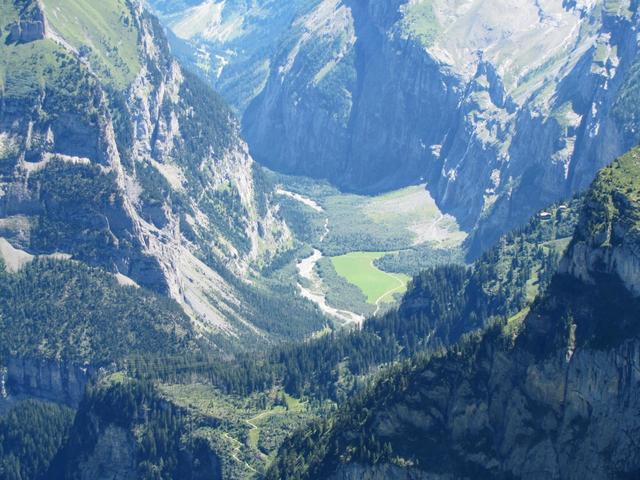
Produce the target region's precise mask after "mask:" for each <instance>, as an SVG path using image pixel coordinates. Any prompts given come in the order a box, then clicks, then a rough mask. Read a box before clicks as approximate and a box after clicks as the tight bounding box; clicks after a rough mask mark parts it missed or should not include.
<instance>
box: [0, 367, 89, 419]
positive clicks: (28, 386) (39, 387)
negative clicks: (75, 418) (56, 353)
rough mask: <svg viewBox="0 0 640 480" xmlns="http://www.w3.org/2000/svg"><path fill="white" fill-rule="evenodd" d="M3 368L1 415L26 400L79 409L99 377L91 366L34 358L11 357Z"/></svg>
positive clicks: (0, 382) (1, 375) (0, 376)
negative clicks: (91, 385)
mask: <svg viewBox="0 0 640 480" xmlns="http://www.w3.org/2000/svg"><path fill="white" fill-rule="evenodd" d="M0 364H1V365H2V367H1V368H0V412H2V411H4V410H6V409H7V408H9V407H10V406H11V405H13V404H15V403H16V402H18V401H20V400H22V399H25V398H35V399H38V400H46V401H50V402H54V403H60V404H64V405H67V406H70V407H73V408H77V407H78V405H79V404H80V401H81V400H82V397H83V396H84V393H85V387H86V386H87V383H88V382H89V381H90V380H91V379H92V378H95V376H96V373H97V372H96V370H95V369H94V368H92V367H90V366H79V365H74V364H72V363H68V362H56V361H53V360H43V359H34V358H14V357H8V358H7V359H4V360H2V361H1V362H0Z"/></svg>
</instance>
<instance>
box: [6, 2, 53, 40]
mask: <svg viewBox="0 0 640 480" xmlns="http://www.w3.org/2000/svg"><path fill="white" fill-rule="evenodd" d="M16 4H17V5H19V6H21V11H20V20H18V21H17V22H15V23H12V24H11V25H9V27H8V29H9V35H8V36H7V39H6V43H29V42H35V41H36V40H42V39H43V38H45V36H46V21H45V18H44V13H43V12H42V6H41V5H40V2H39V1H36V0H33V1H32V0H29V1H27V2H21V1H16Z"/></svg>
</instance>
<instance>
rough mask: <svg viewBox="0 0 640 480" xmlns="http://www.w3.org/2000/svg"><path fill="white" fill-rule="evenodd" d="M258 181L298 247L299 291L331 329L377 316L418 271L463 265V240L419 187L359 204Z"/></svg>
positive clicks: (310, 187)
mask: <svg viewBox="0 0 640 480" xmlns="http://www.w3.org/2000/svg"><path fill="white" fill-rule="evenodd" d="M265 175H266V177H267V178H268V180H269V181H270V182H272V183H273V185H274V186H275V187H276V192H277V196H278V200H279V203H280V206H281V212H282V213H283V215H284V217H285V219H286V220H287V223H288V225H289V226H290V228H291V229H292V231H293V232H294V234H295V236H296V239H297V241H298V247H299V250H298V252H299V255H297V256H296V260H295V261H296V263H297V267H298V268H297V270H298V276H299V278H298V281H299V288H300V289H301V291H302V293H303V295H304V296H305V297H307V298H309V299H311V300H313V301H314V302H315V303H316V304H317V305H318V306H319V308H320V309H321V310H323V311H324V313H326V314H327V315H329V316H331V317H333V318H334V319H336V320H337V321H338V323H341V324H347V323H353V322H356V323H357V322H360V321H362V320H363V319H364V317H366V316H368V315H374V314H377V313H381V312H384V311H386V310H388V309H389V308H391V307H393V305H394V304H396V302H397V301H398V300H399V299H400V298H401V296H402V295H403V294H404V292H405V291H406V288H407V285H408V283H409V281H410V278H411V277H412V276H414V275H416V274H417V273H418V272H419V271H421V270H423V269H425V268H427V267H429V266H433V265H436V264H441V263H447V262H448V263H450V262H461V261H462V254H461V245H462V242H463V241H464V239H465V238H466V234H465V232H463V231H461V230H460V228H459V226H458V225H457V223H456V221H455V219H454V218H453V217H451V216H449V215H444V214H443V213H442V212H440V210H439V209H438V207H437V205H436V203H435V201H434V200H433V198H432V197H431V195H430V194H429V192H428V190H427V188H426V185H415V186H411V187H407V188H404V189H401V190H397V191H393V192H388V193H384V194H381V195H377V196H364V195H354V194H348V193H342V192H340V191H338V190H337V189H335V188H334V187H332V186H330V185H329V184H327V183H326V182H323V181H319V180H313V179H309V178H303V177H291V176H285V175H281V174H277V173H274V172H271V171H268V170H265Z"/></svg>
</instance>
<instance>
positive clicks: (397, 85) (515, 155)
mask: <svg viewBox="0 0 640 480" xmlns="http://www.w3.org/2000/svg"><path fill="white" fill-rule="evenodd" d="M157 3H159V4H160V3H162V2H157ZM305 7H306V9H300V10H299V13H298V14H297V16H296V18H295V19H294V20H293V21H292V23H291V26H290V27H289V29H288V30H287V31H286V32H285V33H281V34H280V35H279V36H278V34H277V33H274V35H272V36H271V40H270V42H271V43H276V44H278V47H277V49H275V53H274V54H273V55H272V56H271V57H270V58H269V64H270V67H269V75H268V78H267V80H266V82H265V83H264V86H261V87H260V88H259V89H257V90H253V92H254V93H253V97H251V98H253V100H252V101H251V102H250V103H248V105H247V107H246V109H245V110H244V115H243V130H244V132H245V136H246V137H247V140H248V142H249V144H250V146H251V151H252V154H253V155H254V156H255V157H256V158H257V159H258V160H259V161H261V162H263V163H264V164H266V165H267V166H270V167H272V168H275V169H278V170H281V171H284V172H288V173H298V174H305V175H311V176H315V177H322V178H329V179H330V180H332V181H333V182H334V183H336V184H337V185H339V186H340V187H342V188H344V189H346V190H355V191H360V192H372V191H379V190H385V189H390V188H394V187H397V186H400V185H406V184H408V183H417V182H421V181H427V182H428V188H429V190H430V191H431V193H432V194H433V195H434V198H435V199H436V200H437V202H438V204H439V206H440V207H441V208H443V209H444V210H445V211H447V212H449V213H453V214H454V215H455V216H456V217H457V219H458V220H459V221H460V223H461V225H462V226H463V227H464V228H465V229H468V230H474V235H473V236H472V237H471V239H470V242H469V246H470V250H471V252H472V254H474V255H475V254H477V253H479V252H481V251H484V250H485V249H486V248H487V247H488V246H490V245H491V244H492V243H493V242H494V241H495V240H496V239H497V238H498V236H499V234H501V233H503V232H505V231H508V230H510V229H512V228H513V227H514V226H516V225H518V224H520V223H521V222H523V221H524V220H525V219H527V218H529V217H530V216H531V215H532V214H533V213H534V212H535V211H537V210H539V209H540V208H542V207H543V206H545V205H547V204H549V203H552V202H555V201H557V200H559V199H560V198H565V197H567V196H570V195H571V194H572V193H574V192H576V191H578V190H580V189H583V188H586V187H587V186H588V185H589V183H590V182H591V180H592V179H593V177H594V175H595V173H596V172H597V171H598V170H599V169H600V168H602V167H603V166H604V165H606V164H608V163H609V162H611V161H612V160H613V159H614V158H615V157H616V156H618V155H620V154H622V153H624V152H625V151H627V150H628V149H629V148H631V147H632V146H634V145H635V144H636V142H637V141H638V139H639V137H638V129H637V107H636V105H637V102H636V101H635V100H634V98H635V96H634V95H635V93H633V92H635V89H634V87H633V84H634V83H635V82H636V80H635V79H636V77H637V62H636V58H637V49H638V45H637V38H636V30H637V25H638V12H637V4H636V3H635V2H631V1H629V0H624V1H600V0H597V1H577V2H563V1H561V0H545V1H542V2H539V1H535V2H534V1H526V2H524V3H523V2H516V1H514V0H492V1H490V2H486V1H479V0H419V1H411V2H407V1H403V0H397V1H396V0H394V1H391V2H389V1H384V2H383V1H379V0H344V1H339V0H324V1H319V2H315V3H314V2H308V4H307V5H305ZM194 8H195V7H194ZM220 8H221V9H222V10H221V12H222V13H221V15H222V18H223V19H224V12H225V7H224V6H220ZM273 8H275V9H276V10H277V7H273ZM294 10H295V9H294ZM173 15H174V16H173V17H171V18H172V19H174V20H168V21H167V23H168V25H169V27H170V28H172V29H173V30H174V31H176V29H177V27H176V23H175V22H177V20H175V18H176V16H178V17H179V18H181V19H183V20H184V21H185V22H186V21H187V17H188V15H186V14H183V12H174V13H173ZM230 18H237V19H239V20H238V21H239V22H241V23H242V25H243V29H245V30H248V29H251V28H256V29H257V28H258V24H257V23H255V21H252V19H251V16H250V15H244V16H243V15H242V14H241V13H240V14H238V15H236V16H233V15H230ZM188 24H189V26H190V27H191V29H192V30H193V32H196V31H200V30H199V27H198V24H197V22H193V21H192V22H188ZM223 24H224V22H223ZM181 25H182V24H181ZM185 25H186V23H185V24H184V25H182V27H181V28H185ZM260 28H262V26H260ZM178 29H179V28H178ZM231 31H234V32H236V31H241V30H231ZM193 32H192V33H193ZM278 32H280V30H278ZM194 35H195V33H194ZM203 36H205V35H204V34H203ZM204 43H206V42H204ZM231 44H232V42H231V41H229V42H227V41H225V40H224V39H223V38H220V39H218V40H217V43H216V45H217V46H218V47H217V50H216V51H217V52H222V51H223V47H224V46H229V45H231ZM199 45H200V44H199ZM184 51H190V49H189V48H187V49H186V50H183V52H184ZM183 55H186V54H184V53H183ZM226 61H227V63H228V65H226V66H225V67H224V68H225V69H229V68H231V69H234V70H238V69H242V71H244V72H245V73H246V72H248V71H252V69H254V68H256V65H257V60H256V63H252V62H251V61H249V62H248V63H247V62H246V59H244V60H243V61H238V63H235V58H234V57H233V56H229V57H228V58H227V60H226ZM262 62H263V63H264V60H262ZM205 65H211V62H207V61H206V60H204V59H203V60H202V62H200V63H197V66H200V67H202V68H205V67H204V66H205ZM239 78H241V77H236V80H235V82H236V84H238V83H239V80H238V79H239ZM228 81H229V82H230V83H231V84H233V82H234V80H233V78H232V79H229V80H228ZM227 95H228V96H229V98H230V99H231V100H232V101H233V100H234V99H235V98H236V97H235V91H234V90H233V88H229V90H228V93H227ZM254 97H255V98H254ZM246 103H247V102H246V100H244V99H243V100H242V101H241V102H238V103H237V104H238V105H239V108H240V109H241V110H242V109H243V106H244V105H245V104H246ZM274 139H277V141H274Z"/></svg>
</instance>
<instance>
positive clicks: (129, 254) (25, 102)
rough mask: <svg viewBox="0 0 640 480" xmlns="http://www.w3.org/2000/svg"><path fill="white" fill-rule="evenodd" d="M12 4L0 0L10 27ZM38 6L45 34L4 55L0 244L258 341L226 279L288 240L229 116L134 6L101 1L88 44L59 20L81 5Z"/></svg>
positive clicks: (86, 23) (209, 327) (86, 25)
mask: <svg viewBox="0 0 640 480" xmlns="http://www.w3.org/2000/svg"><path fill="white" fill-rule="evenodd" d="M22 3H25V2H19V3H16V4H15V5H14V4H13V2H10V1H8V0H7V1H6V2H4V4H3V9H4V10H6V11H7V15H6V17H7V18H6V21H7V22H11V20H12V18H16V17H19V15H20V11H19V9H18V7H20V5H22ZM26 3H28V4H30V5H32V6H33V5H36V2H26ZM37 6H38V8H39V9H40V6H42V7H41V8H42V10H41V12H44V16H45V17H46V20H45V23H46V24H47V29H46V36H47V38H46V39H44V40H42V41H39V42H31V43H29V44H27V45H6V46H4V47H3V48H4V49H5V50H6V52H5V53H6V55H5V57H4V65H3V69H4V70H5V71H6V72H7V78H6V79H5V84H4V90H3V95H2V102H1V104H0V170H1V174H2V178H1V180H0V225H1V227H0V228H1V229H2V232H3V235H4V236H5V237H7V238H8V239H9V240H10V241H11V242H12V243H13V244H14V246H17V247H19V248H22V249H25V250H27V251H29V252H31V253H41V254H47V253H52V252H64V253H67V254H69V255H71V257H72V258H74V259H77V260H81V261H84V262H87V263H89V264H92V265H99V266H102V267H104V268H106V269H108V270H110V271H112V272H114V273H120V274H123V275H125V276H127V277H130V278H132V279H133V280H134V281H135V282H137V283H138V284H139V285H142V286H146V287H148V288H151V289H153V290H155V291H158V292H161V293H167V294H168V295H170V296H171V297H172V298H174V299H176V300H177V301H178V302H179V303H180V304H181V305H183V307H184V308H185V310H186V311H187V312H188V313H189V314H190V315H191V316H192V318H193V319H194V320H195V321H196V323H197V325H199V326H200V327H201V328H202V329H203V331H205V332H211V331H218V332H219V331H224V332H228V333H233V334H235V335H237V334H239V333H241V332H242V333H249V334H251V335H256V334H261V332H259V331H258V330H257V329H256V328H255V327H253V326H252V325H250V324H249V323H248V322H247V321H246V320H245V318H246V316H247V315H246V312H245V311H243V308H244V307H242V306H241V305H239V302H238V300H237V298H236V297H237V296H238V295H237V294H236V292H235V291H234V287H232V286H231V285H230V284H229V282H228V281H227V280H225V278H224V275H235V276H238V277H243V276H245V275H246V274H247V273H248V272H249V271H250V270H251V269H252V268H253V266H254V265H256V264H258V263H260V262H265V261H268V260H269V258H271V256H272V255H274V254H275V253H276V252H277V251H278V250H279V249H280V248H281V247H282V246H283V245H285V244H286V243H287V242H288V239H289V232H288V230H287V228H286V226H285V225H284V224H283V222H281V221H280V220H279V219H278V218H277V214H276V209H275V207H274V206H273V205H272V204H271V203H270V202H269V198H268V197H269V193H268V192H264V191H261V190H260V188H258V187H257V186H256V182H255V181H254V171H253V162H252V160H251V157H250V156H249V154H248V151H247V148H246V146H245V145H244V144H243V142H242V141H241V140H240V139H239V137H238V129H239V127H238V125H237V122H235V120H234V119H233V117H232V115H231V113H230V111H229V110H228V109H227V108H226V107H225V106H224V104H223V103H222V102H221V101H220V100H219V99H218V98H217V97H216V96H215V95H213V94H212V93H211V92H210V91H208V89H207V88H206V87H205V86H204V85H203V84H202V83H201V82H200V81H199V80H198V79H196V78H195V77H193V76H191V75H188V74H185V73H184V72H182V70H181V68H180V67H179V66H178V64H177V62H176V61H175V60H174V59H173V58H172V57H171V55H170V53H169V51H168V48H167V45H166V42H165V41H164V39H163V36H162V33H161V32H160V29H159V26H158V24H157V22H156V21H155V19H154V18H153V17H151V16H149V15H148V14H147V13H145V12H144V11H143V10H142V7H141V6H140V5H139V4H137V3H136V2H134V3H133V4H130V3H128V2H122V1H120V0H114V1H113V2H110V3H105V4H104V5H102V6H101V8H102V9H104V11H102V10H101V11H100V12H97V13H95V14H94V15H93V17H91V16H90V15H89V16H88V17H87V18H84V19H83V21H82V22H80V23H81V24H82V25H83V26H82V27H81V28H83V29H84V35H86V36H87V38H91V37H90V35H95V34H96V33H95V32H103V30H100V29H97V28H92V23H91V22H95V21H100V18H94V17H96V16H97V15H98V13H99V14H101V15H104V16H105V18H108V16H109V15H113V16H114V19H115V20H114V22H113V23H110V26H111V27H112V28H113V31H109V32H107V33H106V34H105V36H104V37H100V38H94V39H93V40H94V44H93V47H92V48H89V47H87V45H86V44H84V43H82V40H78V37H77V32H76V31H75V30H74V29H73V28H72V27H70V25H73V24H75V22H76V20H74V21H73V22H72V23H71V24H70V23H69V22H68V19H67V18H66V17H65V15H71V16H74V15H75V16H76V17H77V16H81V15H87V14H86V11H87V10H86V9H84V10H83V9H82V8H80V7H77V8H80V9H79V10H78V11H77V12H76V11H73V8H76V7H75V6H74V7H69V8H70V10H69V11H66V10H59V9H58V7H56V5H55V4H54V3H51V2H47V1H44V2H38V3H37ZM25 8H26V7H25ZM114 39H115V40H114ZM110 42H116V43H113V44H112V43H110ZM127 42H129V43H127ZM110 49H111V50H110ZM112 49H115V51H116V52H117V54H118V56H119V58H120V59H121V60H120V61H117V62H113V63H111V62H112V61H111V58H112V53H110V52H111V51H112ZM32 64H35V65H36V67H34V68H31V65H32ZM203 259H204V260H203Z"/></svg>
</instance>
